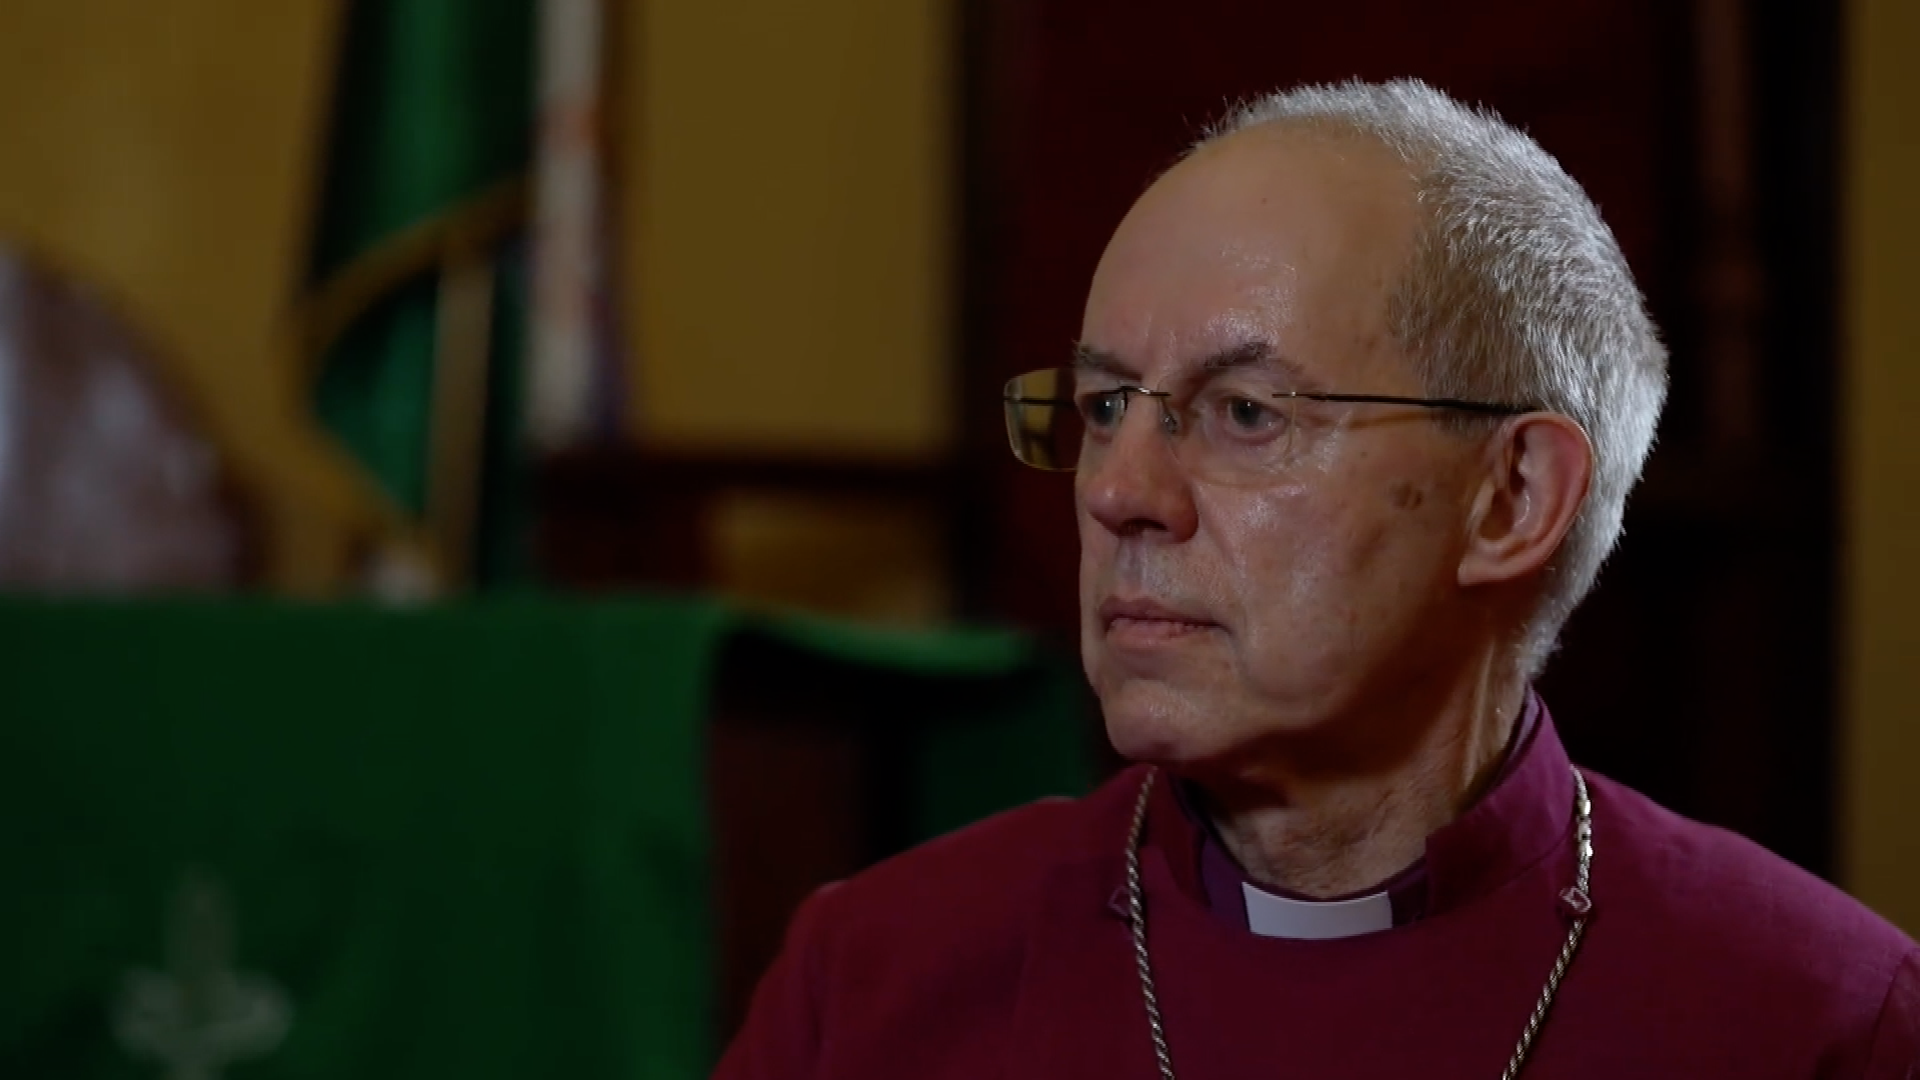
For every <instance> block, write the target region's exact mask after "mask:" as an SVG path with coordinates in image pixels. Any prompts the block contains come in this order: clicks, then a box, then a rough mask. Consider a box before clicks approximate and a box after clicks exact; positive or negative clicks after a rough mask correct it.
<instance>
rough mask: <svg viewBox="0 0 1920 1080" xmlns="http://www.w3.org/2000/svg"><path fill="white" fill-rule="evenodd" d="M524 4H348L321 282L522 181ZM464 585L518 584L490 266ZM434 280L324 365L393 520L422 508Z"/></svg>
mask: <svg viewBox="0 0 1920 1080" xmlns="http://www.w3.org/2000/svg"><path fill="white" fill-rule="evenodd" d="M533 34H534V8H533V4H532V2H531V0H358V2H355V3H353V4H351V5H350V6H349V9H348V16H347V25H346V33H345V35H344V39H343V44H342V49H341V56H340V66H339V69H338V74H337V76H336V86H335V92H334V108H333V118H332V137H331V139H330V141H329V146H328V154H327V164H326V175H325V182H324V186H323V192H322V200H321V208H320V214H319V220H318V223H317V227H316V232H315V235H314V243H313V252H314V255H313V271H312V272H313V279H314V280H315V282H321V281H325V280H327V279H328V278H330V277H331V276H332V275H334V274H336V273H338V272H339V271H340V270H341V268H342V267H344V266H346V265H347V264H349V263H350V262H352V261H353V260H354V259H355V258H356V257H358V256H361V255H364V254H366V253H367V252H369V251H373V250H376V249H378V248H379V247H380V246H381V245H382V244H383V243H384V242H386V241H387V240H389V239H390V238H392V237H393V236H394V235H395V234H396V233H399V232H400V231H402V230H404V229H406V228H408V227H409V226H415V225H419V224H422V223H424V222H427V221H430V220H432V219H434V218H436V217H439V216H441V215H444V214H446V213H448V212H450V211H453V210H455V209H456V208H457V207H459V206H460V205H462V204H463V203H465V202H466V201H467V200H470V199H472V198H474V197H475V196H478V195H481V194H482V193H484V192H486V191H487V190H488V189H490V188H492V187H494V186H496V185H498V184H500V183H501V182H503V181H506V180H509V179H511V178H513V177H516V176H520V175H524V174H525V172H526V171H527V169H528V166H529V161H530V154H531V150H530V147H531V142H532V127H533ZM496 255H497V266H498V268H499V269H500V270H501V275H502V276H501V278H500V279H499V280H498V281H497V282H496V288H495V294H494V310H495V319H494V326H493V349H492V356H491V363H490V366H489V382H488V402H489V408H488V415H487V428H486V442H487V447H486V455H487V456H486V461H485V463H484V467H483V471H482V477H483V480H482V489H483V490H482V493H481V511H480V512H481V524H480V528H479V536H478V538H477V543H478V548H479V550H478V552H477V553H476V554H477V562H476V574H477V577H478V579H479V580H480V581H482V582H498V581H501V580H516V579H518V578H520V577H522V576H524V571H525V568H526V563H527V559H526V555H525V550H524V547H525V543H524V538H523V537H522V536H521V535H520V533H521V523H522V521H523V519H524V512H523V509H524V503H525V499H526V495H525V492H524V490H523V486H524V479H523V476H522V471H523V470H524V467H525V466H524V462H523V460H522V455H521V454H520V452H519V449H518V447H519V441H520V440H519V434H520V431H521V418H520V415H519V414H520V402H521V400H522V393H521V386H520V383H521V372H520V364H521V355H522V350H523V348H524V340H525V332H524V324H525V320H526V288H525V282H524V280H523V279H524V276H525V275H524V272H523V269H522V267H521V264H522V263H523V262H524V259H522V258H520V257H518V256H517V255H515V254H513V253H512V252H511V251H509V250H508V249H504V248H503V250H502V251H501V252H499V253H496ZM438 286H439V281H438V276H437V275H435V274H429V275H428V276H426V277H423V278H420V279H417V280H415V281H414V282H412V283H410V284H408V285H406V286H404V287H402V288H401V289H399V290H398V291H397V292H395V293H393V294H392V295H390V296H388V297H386V298H384V299H383V300H382V301H380V302H379V303H377V304H375V305H374V307H373V308H372V309H371V310H369V311H367V312H366V313H365V314H364V315H363V316H362V317H361V318H360V319H359V320H358V321H356V322H355V323H353V324H352V325H351V326H350V327H348V328H347V330H346V331H345V333H344V334H343V335H342V337H341V338H340V340H339V341H337V342H335V343H334V344H333V346H332V347H331V348H330V349H329V350H328V352H327V354H326V355H325V356H324V357H323V358H322V362H321V367H320V372H319V383H318V386H317V388H316V391H315V398H314V408H315V410H316V412H317V413H318V414H319V417H320V420H321V422H322V423H323V424H324V425H325V426H326V427H327V428H328V429H329V430H330V431H331V432H332V433H333V434H334V436H335V437H337V438H338V439H340V441H341V442H342V443H343V444H344V445H345V446H346V448H347V449H348V450H349V451H350V452H351V453H352V454H353V455H354V456H355V457H356V458H358V459H359V461H360V462H361V464H362V465H364V466H365V467H366V469H367V470H368V472H369V473H371V474H372V475H373V477H374V478H375V479H376V480H377V481H378V482H379V484H380V485H381V487H382V488H384V489H385V490H386V492H387V493H388V495H389V496H391V497H392V498H393V500H394V501H395V502H396V503H397V504H398V505H399V506H400V507H402V508H403V509H405V510H406V511H408V512H409V513H412V514H416V515H417V514H419V513H420V512H421V511H422V510H423V509H424V507H425V504H426V481H427V476H426V470H427V457H428V438H429V428H430V423H429V422H430V419H431V415H432V408H431V406H432V389H433V356H434V343H435V323H434V319H435V311H436V305H437V301H438Z"/></svg>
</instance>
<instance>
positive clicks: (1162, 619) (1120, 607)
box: [1099, 597, 1220, 641]
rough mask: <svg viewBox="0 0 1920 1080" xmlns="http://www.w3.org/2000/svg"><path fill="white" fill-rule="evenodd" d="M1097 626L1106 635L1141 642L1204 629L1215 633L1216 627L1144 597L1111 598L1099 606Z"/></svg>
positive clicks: (1208, 621)
mask: <svg viewBox="0 0 1920 1080" xmlns="http://www.w3.org/2000/svg"><path fill="white" fill-rule="evenodd" d="M1099 615H1100V625H1101V628H1102V629H1104V630H1105V631H1106V632H1107V634H1108V635H1109V636H1125V637H1127V638H1130V639H1133V638H1137V639H1141V640H1143V641H1156V640H1167V639H1172V638H1177V637H1184V636H1186V635H1188V634H1192V633H1197V632H1199V631H1204V630H1217V629H1219V626H1220V624H1219V623H1216V622H1214V621H1213V620H1212V619H1209V618H1207V617H1205V616H1203V615H1199V614H1197V613H1194V612H1190V611H1183V610H1181V609H1179V608H1175V607H1170V606H1168V605H1166V604H1162V603H1160V602H1159V601H1157V600H1152V599H1149V598H1145V597H1138V598H1121V597H1115V598H1113V599H1109V600H1107V601H1105V602H1103V603H1102V604H1101V605H1100V611H1099Z"/></svg>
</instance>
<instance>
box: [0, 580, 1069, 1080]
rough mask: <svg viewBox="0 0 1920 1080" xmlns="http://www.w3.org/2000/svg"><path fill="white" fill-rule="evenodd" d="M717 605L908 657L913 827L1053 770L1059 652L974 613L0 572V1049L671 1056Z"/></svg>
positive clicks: (121, 1054)
mask: <svg viewBox="0 0 1920 1080" xmlns="http://www.w3.org/2000/svg"><path fill="white" fill-rule="evenodd" d="M742 635H758V636H760V637H761V638H763V639H765V640H768V641H772V642H775V643H778V645H779V647H781V648H785V649H790V650H792V651H793V652H794V653H796V654H797V655H801V656H806V657H819V658H821V659H823V660H828V661H831V662H832V663H834V664H837V665H842V666H847V665H851V666H854V667H859V668H870V669H872V670H875V671H878V672H887V673H890V674H889V676H888V678H889V680H890V681H895V682H897V681H898V677H901V676H904V677H906V678H907V679H908V681H909V682H917V683H920V684H923V685H924V686H925V687H927V688H928V689H927V691H926V692H925V693H922V694H917V695H915V696H916V698H917V700H918V703H919V704H918V707H917V708H916V707H914V706H913V704H912V703H902V706H901V708H900V709H899V710H898V711H899V714H900V717H901V719H900V723H901V724H902V726H903V729H904V730H905V732H906V733H907V743H908V745H909V746H910V748H911V752H910V754H909V755H908V758H907V761H908V762H909V767H910V769H911V770H912V772H913V777H912V779H911V782H910V783H909V784H908V785H907V787H908V789H909V790H910V791H911V792H912V800H913V801H912V805H911V807H910V813H911V816H912V826H911V827H912V830H913V831H914V832H915V833H916V834H917V835H921V836H924V835H930V834H932V833H934V832H937V831H940V830H944V829H946V828H949V827H952V826H954V825H957V824H961V823H963V822H965V821H967V820H971V819H972V818H975V817H978V816H980V815H982V814H985V813H989V812H992V811H994V810H997V809H1001V808H1003V807H1005V806H1009V805H1013V804H1016V803H1019V802H1023V801H1027V800H1029V799H1032V798H1035V797H1038V796H1040V795H1042V794H1048V793H1056V792H1059V793H1070V792H1073V791H1075V790H1077V789H1080V788H1082V787H1084V786H1085V785H1086V783H1087V782H1088V779H1089V774H1088V768H1089V766H1088V762H1087V760H1086V758H1085V756H1084V755H1083V754H1082V753H1081V749H1082V743H1081V740H1082V738H1083V732H1082V730H1081V716H1080V709H1079V703H1080V698H1079V697H1078V692H1077V689H1076V685H1077V684H1076V682H1075V677H1074V676H1073V674H1072V672H1071V671H1070V670H1068V669H1066V668H1064V667H1062V666H1061V665H1060V664H1058V663H1057V662H1056V661H1053V660H1050V659H1049V658H1047V657H1045V656H1044V655H1042V654H1040V653H1039V652H1037V651H1036V650H1035V649H1034V648H1033V646H1032V645H1031V644H1030V643H1029V642H1027V641H1026V640H1025V639H1023V638H1019V637H1016V636H1014V635H1009V634H1004V633H998V632H989V631H953V632H942V633H912V634H908V633H899V632H881V631H875V630H870V629H863V628H859V627H854V626H849V625H846V624H840V623H834V622H830V621H825V620H811V619H801V618H792V617H778V616H769V615H748V614H745V613H742V612H740V611H738V610H736V609H733V608H729V607H727V606H724V605H721V604H717V603H714V602H710V601H705V600H697V599H674V598H657V599H644V600H641V599H636V600H630V601H607V602H603V601H595V602H584V601H562V600H554V599H535V598H523V599H501V600H487V601H484V602H471V603H461V604H454V605H448V606H438V607H430V608H424V609H420V610H414V611H396V610H389V609H380V608H375V607H369V606H297V605H289V604H284V603H275V602H266V601H242V602H220V603H200V602H167V603H157V604H115V603H79V602H37V601H26V600H8V601H4V602H0V927H3V928H4V929H3V930H0V1077H6V1078H9V1080H13V1078H21V1080H26V1078H36V1077H61V1078H75V1080H84V1078H96V1077H98V1078H105V1077H159V1076H167V1075H171V1076H174V1077H179V1078H181V1080H189V1078H207V1080H211V1078H212V1077H216V1076H231V1077H235V1078H240V1080H246V1078H282V1077H286V1078H294V1077H298V1078H308V1077H311V1078H323V1077H339V1078H347V1077H353V1078H356V1080H357V1078H377V1077H395V1078H398V1077H408V1078H416V1077H459V1078H462V1080H485V1078H490V1077H501V1078H506V1077H516V1078H517V1077H534V1076H540V1077H546V1076H554V1077H568V1078H570V1080H595V1078H609V1080H611V1078H621V1080H625V1078H653V1077H660V1078H682V1077H695V1076H701V1075H704V1074H705V1072H706V1070H707V1068H708V1067H709V1065H710V1063H711V1061H712V1058H713V1054H714V1049H715V1048H714V1047H713V1046H712V1036H711V1028H710V1019H711V1018H710V1008H711V1002H712V985H711V979H712V975H711V969H712V962H711V950H712V943H711V941H710V940H709V939H710V929H709V921H708V912H709V909H710V908H709V897H708V892H707V889H708V859H707V855H708V850H709V848H708V835H707V826H706V817H705V805H704V802H703V797H704V796H703V773H702V767H703V754H702V748H703V737H702V725H703V723H704V722H705V720H706V717H707V713H708V704H709V701H710V696H711V694H712V692H713V690H714V687H713V680H714V677H715V673H716V664H717V662H718V657H719V655H720V653H721V650H722V648H723V647H724V646H725V645H726V644H727V643H728V642H730V641H733V640H736V639H738V638H739V637H741V636H742ZM969 683H977V684H979V685H983V686H989V687H997V688H1001V690H1000V694H999V699H997V700H996V698H995V697H994V695H993V694H992V693H989V694H986V695H985V696H982V695H980V694H968V693H958V694H950V693H946V692H944V691H943V690H942V689H941V688H942V687H945V686H964V685H967V684H969ZM196 1068H197V1069H199V1070H200V1071H198V1072H196V1071H194V1070H195V1069H196ZM169 1069H171V1070H172V1071H171V1072H169Z"/></svg>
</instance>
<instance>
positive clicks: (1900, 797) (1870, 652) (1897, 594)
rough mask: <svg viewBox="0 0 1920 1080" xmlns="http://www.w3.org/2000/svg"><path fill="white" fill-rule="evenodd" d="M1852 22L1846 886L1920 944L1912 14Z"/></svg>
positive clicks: (1919, 15) (1872, 4) (1918, 70)
mask: <svg viewBox="0 0 1920 1080" xmlns="http://www.w3.org/2000/svg"><path fill="white" fill-rule="evenodd" d="M1849 14H1850V16H1851V18H1850V23H1851V26H1850V38H1851V40H1850V43H1849V65H1848V67H1849V75H1850V82H1851V85H1850V86H1849V87H1848V95H1849V98H1850V109H1851V116H1850V123H1849V129H1850V130H1849V132H1848V135H1849V141H1850V143H1851V160H1850V161H1849V169H1848V172H1849V182H1848V189H1847V202H1848V214H1847V242H1848V255H1847V293H1846V296H1847V309H1846V320H1847V327H1848V331H1849V337H1850V348H1849V364H1848V366H1847V370H1846V377H1845V381H1846V389H1845V397H1844V401H1845V406H1844V408H1845V411H1844V414H1843V418H1842V421H1843V422H1842V427H1843V431H1844V432H1845V440H1846V442H1845V456H1846V486H1847V500H1846V505H1847V519H1846V521H1845V536H1846V549H1845V552H1846V595H1845V602H1846V608H1847V640H1846V642H1845V656H1846V667H1845V680H1846V681H1845V691H1846V700H1847V720H1848V728H1847V733H1846V750H1845V753H1844V756H1843V762H1844V772H1843V777H1842V779H1843V785H1842V786H1843V788H1844V789H1845V791H1846V793H1847V804H1846V812H1845V820H1846V835H1845V851H1846V873H1847V879H1848V884H1849V886H1850V887H1851V888H1852V889H1853V890H1854V891H1855V892H1856V893H1857V894H1858V895H1859V896H1860V897H1861V899H1863V900H1865V901H1866V902H1867V903H1869V904H1871V905H1872V906H1874V907H1875V908H1877V909H1879V910H1880V911H1881V912H1882V913H1884V914H1885V915H1887V916H1888V917H1889V918H1891V919H1893V920H1894V921H1895V922H1897V923H1899V924H1900V925H1901V926H1902V927H1903V928H1905V929H1906V930H1907V932H1908V933H1911V934H1920V67H1916V66H1915V64H1914V63H1913V57H1914V55H1915V53H1916V52H1920V4H1915V3H1913V0H1853V2H1852V3H1851V6H1850V12H1849Z"/></svg>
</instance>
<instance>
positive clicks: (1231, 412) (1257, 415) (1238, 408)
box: [1224, 397, 1280, 435]
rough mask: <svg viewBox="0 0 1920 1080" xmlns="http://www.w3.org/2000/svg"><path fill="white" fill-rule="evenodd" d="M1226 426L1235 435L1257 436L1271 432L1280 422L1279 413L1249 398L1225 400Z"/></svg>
mask: <svg viewBox="0 0 1920 1080" xmlns="http://www.w3.org/2000/svg"><path fill="white" fill-rule="evenodd" d="M1224 412H1225V413H1226V419H1227V426H1228V427H1229V428H1231V429H1232V430H1233V431H1234V433H1235V434H1241V435H1257V434H1261V433H1264V432H1267V431H1271V430H1272V429H1273V428H1274V427H1275V425H1277V424H1278V423H1279V421H1280V413H1279V412H1278V411H1277V410H1274V409H1271V408H1268V407H1267V406H1266V405H1265V404H1264V403H1262V402H1259V401H1255V400H1254V399H1252V398H1249V397H1230V398H1228V399H1227V400H1226V407H1225V409H1224Z"/></svg>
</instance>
